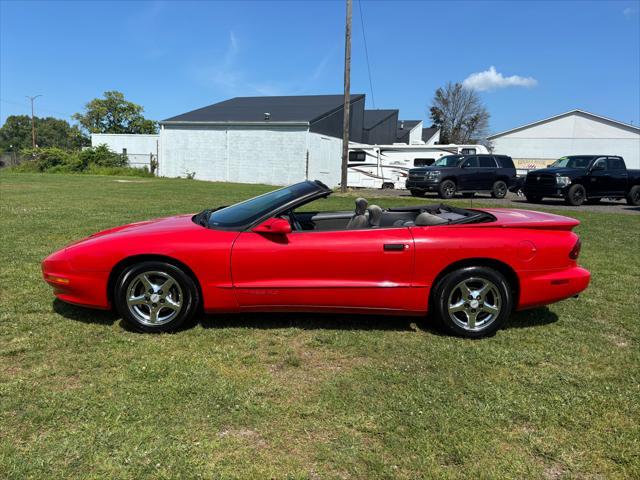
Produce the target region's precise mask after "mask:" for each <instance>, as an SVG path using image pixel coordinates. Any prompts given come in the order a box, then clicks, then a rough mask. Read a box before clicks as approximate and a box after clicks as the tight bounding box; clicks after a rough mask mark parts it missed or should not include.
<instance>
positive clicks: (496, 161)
mask: <svg viewBox="0 0 640 480" xmlns="http://www.w3.org/2000/svg"><path fill="white" fill-rule="evenodd" d="M515 180H516V168H515V166H514V165H513V160H511V157H507V156H506V155H485V154H482V155H447V156H445V157H442V158H440V159H438V160H437V161H436V162H435V163H434V164H433V165H431V166H430V167H423V168H412V169H411V170H409V178H408V179H407V183H406V187H407V189H408V190H409V191H410V192H411V195H413V196H414V197H421V196H423V195H424V194H425V192H438V195H439V196H440V198H452V197H453V196H454V195H455V194H456V192H462V194H463V196H466V197H471V196H473V194H474V193H476V192H490V193H491V196H492V197H493V198H504V197H505V195H506V194H507V191H508V190H509V187H510V186H511V185H513V184H514V182H515Z"/></svg>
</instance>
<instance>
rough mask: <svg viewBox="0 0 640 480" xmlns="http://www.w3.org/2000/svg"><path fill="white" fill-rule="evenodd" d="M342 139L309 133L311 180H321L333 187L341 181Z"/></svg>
mask: <svg viewBox="0 0 640 480" xmlns="http://www.w3.org/2000/svg"><path fill="white" fill-rule="evenodd" d="M341 167H342V139H340V138H335V137H328V136H326V135H321V134H319V133H313V132H310V133H309V180H320V181H321V182H323V183H325V184H326V185H327V186H329V187H331V188H333V187H337V186H338V184H339V183H340V178H341Z"/></svg>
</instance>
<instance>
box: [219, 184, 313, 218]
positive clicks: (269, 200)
mask: <svg viewBox="0 0 640 480" xmlns="http://www.w3.org/2000/svg"><path fill="white" fill-rule="evenodd" d="M317 191H318V186H317V185H314V184H313V183H311V182H302V183H297V184H295V185H291V186H290V187H285V188H281V189H279V190H274V191H273V192H269V193H265V194H264V195H260V196H259V197H254V198H250V199H249V200H245V201H244V202H240V203H236V204H235V205H231V206H230V207H225V208H222V209H220V210H215V211H213V212H211V214H210V215H209V220H208V224H209V227H211V228H216V227H223V228H225V227H227V228H228V227H239V226H244V225H249V224H250V223H252V222H254V221H255V220H257V219H259V218H260V217H262V216H264V215H266V214H268V213H269V212H271V211H273V210H275V209H277V208H279V207H282V206H283V205H286V204H288V203H290V202H292V201H294V200H296V199H297V198H300V197H304V196H306V195H308V194H310V193H313V192H317Z"/></svg>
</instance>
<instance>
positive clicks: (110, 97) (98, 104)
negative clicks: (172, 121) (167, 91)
mask: <svg viewBox="0 0 640 480" xmlns="http://www.w3.org/2000/svg"><path fill="white" fill-rule="evenodd" d="M143 112H144V108H143V107H142V106H141V105H138V104H136V103H133V102H130V101H128V100H127V99H126V98H125V97H124V95H123V94H122V93H121V92H118V91H108V92H104V96H103V98H95V99H93V100H91V101H90V102H88V103H87V104H86V105H85V108H84V111H83V112H81V113H76V114H74V115H73V116H72V118H73V120H75V121H77V122H78V124H77V125H71V124H70V123H69V122H68V121H66V120H63V119H60V118H54V117H35V118H34V119H33V120H34V123H35V128H36V145H37V147H39V148H52V147H54V148H59V149H63V150H79V149H80V148H82V147H85V146H88V145H90V144H91V140H90V134H91V133H157V132H158V122H156V121H154V120H149V119H147V118H145V117H144V115H143ZM31 121H32V120H31V117H30V116H29V115H10V116H9V117H7V120H6V122H5V123H4V125H2V127H0V151H2V152H21V151H23V150H25V149H30V148H31V147H32V138H31V128H32V123H31Z"/></svg>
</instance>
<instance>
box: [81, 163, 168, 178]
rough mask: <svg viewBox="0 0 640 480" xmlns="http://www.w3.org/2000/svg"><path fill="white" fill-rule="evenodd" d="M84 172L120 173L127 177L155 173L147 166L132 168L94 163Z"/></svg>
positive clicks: (147, 175)
mask: <svg viewBox="0 0 640 480" xmlns="http://www.w3.org/2000/svg"><path fill="white" fill-rule="evenodd" d="M85 173H89V174H91V175H122V176H129V177H154V176H155V175H154V174H153V173H151V172H150V171H149V170H148V169H147V167H144V168H132V167H99V166H96V165H92V166H90V167H89V168H87V170H85Z"/></svg>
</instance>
